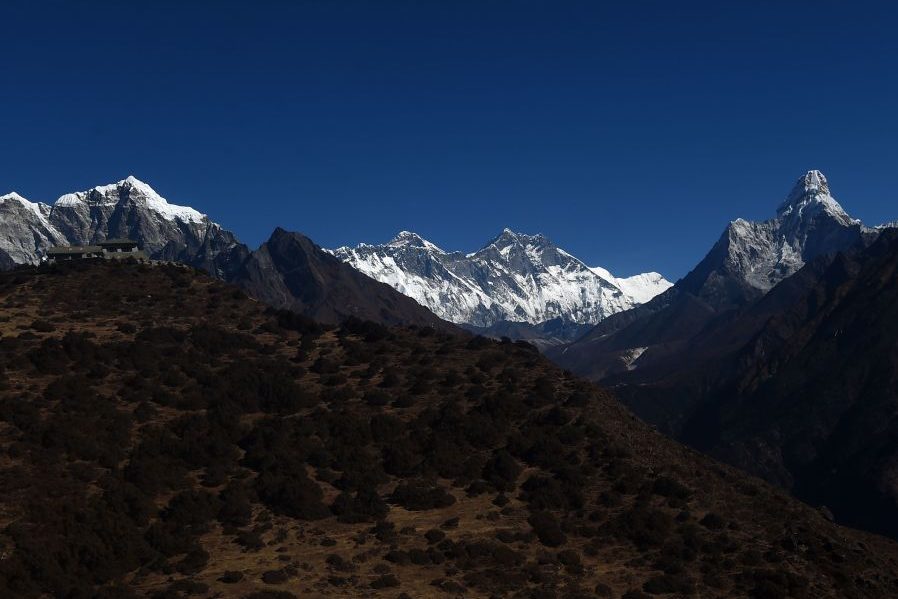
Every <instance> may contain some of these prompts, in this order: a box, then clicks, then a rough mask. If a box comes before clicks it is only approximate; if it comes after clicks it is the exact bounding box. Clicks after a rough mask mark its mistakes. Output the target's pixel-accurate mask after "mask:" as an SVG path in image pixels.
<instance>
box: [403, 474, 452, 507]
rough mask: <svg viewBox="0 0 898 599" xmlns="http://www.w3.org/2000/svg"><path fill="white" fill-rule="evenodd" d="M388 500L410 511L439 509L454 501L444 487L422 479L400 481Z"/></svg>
mask: <svg viewBox="0 0 898 599" xmlns="http://www.w3.org/2000/svg"><path fill="white" fill-rule="evenodd" d="M390 500H391V501H392V502H393V503H396V504H398V505H401V506H402V507H404V508H405V509H407V510H412V511H421V510H432V509H439V508H444V507H449V506H450V505H452V504H453V503H455V497H454V496H453V495H452V494H450V493H447V492H446V490H445V489H443V488H442V487H440V486H438V485H432V484H428V483H426V482H423V481H408V482H402V483H400V484H399V486H397V487H396V490H394V491H393V494H392V495H391V496H390Z"/></svg>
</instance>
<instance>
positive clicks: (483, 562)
mask: <svg viewBox="0 0 898 599" xmlns="http://www.w3.org/2000/svg"><path fill="white" fill-rule="evenodd" d="M0 309H2V312H0V315H2V319H0V335H2V336H0V370H2V373H3V377H2V378H0V555H2V556H3V559H0V595H2V596H15V597H32V596H35V597H36V596H42V595H44V596H66V597H130V596H156V597H181V596H186V595H192V596H197V597H212V596H234V597H259V598H262V597H299V596H302V597H320V596H344V597H375V596H383V597H392V598H396V597H400V596H408V597H426V596H442V595H447V596H458V595H463V596H466V597H494V596H500V597H502V596H504V597H519V598H531V597H532V598H536V597H539V598H543V597H549V598H551V597H564V598H579V597H596V596H598V597H615V598H618V597H622V596H626V597H628V598H635V597H643V596H644V595H643V594H642V593H649V594H651V595H663V596H668V597H673V596H697V597H721V598H722V597H807V598H812V597H813V598H817V597H840V598H841V597H849V598H855V597H858V598H859V597H890V596H895V594H896V593H898V545H896V544H895V543H894V542H891V541H888V540H886V539H883V538H880V537H876V536H873V535H868V534H864V533H860V532H856V531H852V530H849V529H845V528H840V527H838V526H836V525H834V524H832V523H831V522H829V521H828V520H827V519H826V518H824V517H823V515H821V513H820V512H818V511H816V510H813V509H811V508H808V507H807V506H805V505H803V504H801V503H798V502H797V501H795V500H793V499H790V498H789V497H787V496H786V495H785V494H784V493H782V492H781V491H778V490H776V489H774V488H772V487H770V486H769V485H767V484H765V483H763V482H761V481H759V480H757V479H752V478H750V477H748V476H746V475H744V474H742V473H740V472H738V471H737V470H735V469H732V468H729V467H726V466H722V465H719V464H717V463H715V462H713V461H712V460H710V459H709V458H706V457H704V456H701V455H700V454H698V453H696V452H694V451H691V450H688V449H686V448H684V447H683V446H680V445H678V444H677V443H675V442H673V441H671V440H669V439H666V438H664V437H663V436H661V435H659V434H658V433H656V432H654V431H652V430H651V429H650V428H649V427H647V426H646V425H644V424H643V423H641V422H640V421H639V420H637V419H636V418H634V417H633V416H632V415H631V414H630V413H628V412H627V411H626V410H624V409H623V408H622V407H621V406H620V405H619V404H618V403H617V402H616V401H615V400H614V399H613V398H612V397H610V396H608V395H607V394H605V393H603V392H602V391H601V390H599V389H597V388H595V387H593V386H592V385H591V384H588V383H585V382H581V381H577V380H575V379H573V378H571V377H569V376H566V375H565V374H564V373H563V372H562V371H560V370H559V369H557V368H556V367H554V366H552V365H551V364H550V363H549V362H548V361H546V360H545V359H543V358H541V357H540V356H539V355H538V353H536V352H535V351H534V350H533V348H531V347H528V346H526V345H517V344H511V343H508V344H500V343H496V342H492V341H488V340H484V339H474V340H471V339H465V338H462V337H459V336H453V335H444V334H441V333H437V332H434V331H433V330H432V329H427V328H419V329H393V330H390V329H386V328H384V327H382V326H378V325H375V324H371V323H364V322H361V321H358V320H349V321H347V322H346V323H345V324H344V325H343V326H342V327H341V328H339V329H335V328H327V327H322V326H320V325H317V324H315V323H313V322H311V321H308V320H306V319H304V318H301V317H298V316H296V315H293V314H291V313H288V312H277V311H273V310H271V309H265V308H264V307H263V306H262V305H260V304H259V303H257V302H252V301H248V300H247V299H246V298H245V297H244V296H243V294H242V293H241V292H238V291H236V290H234V289H233V288H230V287H226V286H224V285H222V284H220V283H218V282H216V281H214V280H212V279H210V278H207V277H204V276H199V275H197V274H195V273H194V272H192V271H189V270H186V269H183V268H180V267H174V266H166V267H150V266H137V265H129V264H124V263H95V264H82V265H75V266H73V267H68V268H53V269H47V270H42V271H41V272H38V273H24V272H19V273H7V274H3V275H0ZM277 593H279V594H277ZM403 593H404V595H403Z"/></svg>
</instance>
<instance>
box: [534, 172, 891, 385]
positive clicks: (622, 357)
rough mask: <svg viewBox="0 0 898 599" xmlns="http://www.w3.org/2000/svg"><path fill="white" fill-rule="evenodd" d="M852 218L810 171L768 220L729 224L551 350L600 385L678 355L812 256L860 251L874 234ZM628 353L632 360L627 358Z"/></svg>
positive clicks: (876, 230) (819, 175)
mask: <svg viewBox="0 0 898 599" xmlns="http://www.w3.org/2000/svg"><path fill="white" fill-rule="evenodd" d="M881 230H882V228H881V227H877V228H871V227H867V226H865V225H864V224H863V223H861V222H860V221H859V220H857V219H854V218H852V217H851V216H849V215H848V213H847V212H845V210H844V209H843V208H842V207H841V205H840V204H839V203H838V202H837V201H836V200H835V198H834V197H833V196H832V195H831V192H830V187H829V183H828V182H827V180H826V177H825V176H824V175H823V173H821V172H820V171H817V170H811V171H808V172H807V173H806V174H805V175H803V176H802V177H800V178H799V179H798V181H797V182H796V183H795V185H794V186H793V188H792V190H791V191H790V193H789V194H788V195H787V196H786V198H785V200H784V201H783V202H782V203H781V204H780V205H779V208H778V209H777V213H776V216H775V217H773V218H771V219H768V220H766V221H763V222H751V221H746V220H744V219H737V220H734V221H733V222H731V223H730V224H729V225H728V226H727V228H726V230H725V231H724V232H723V234H722V235H721V236H720V238H719V240H718V241H717V243H715V244H714V246H713V247H712V248H711V250H710V251H709V252H708V254H707V255H706V256H705V258H704V259H703V260H702V261H701V262H700V263H699V264H698V265H697V266H696V267H695V268H694V269H693V270H692V271H691V272H690V273H689V274H687V275H686V276H685V277H684V278H683V279H681V280H679V281H677V283H676V284H675V285H674V286H673V287H671V288H670V289H668V290H667V291H665V292H664V293H662V294H660V295H658V296H657V297H655V298H653V299H652V300H651V301H649V302H647V303H645V304H643V305H641V306H638V307H636V308H635V309H633V310H630V311H628V312H624V313H622V314H617V315H614V316H612V317H610V318H608V319H606V320H604V321H603V322H601V323H599V324H598V325H597V326H596V327H595V328H594V329H592V330H591V331H590V332H589V333H588V334H586V335H584V336H583V337H582V338H581V339H579V340H577V341H576V342H574V343H572V344H570V345H568V346H565V347H561V348H555V349H553V350H552V355H553V357H554V358H555V359H556V360H557V361H558V362H559V363H561V364H562V365H564V366H565V367H568V368H571V369H572V370H574V371H575V372H578V373H580V374H583V375H585V376H588V377H590V378H592V379H594V380H601V379H603V378H605V377H606V376H608V375H611V374H615V373H619V372H625V371H630V370H633V369H634V367H635V368H637V369H638V367H639V366H640V365H641V364H645V363H648V362H651V361H653V360H655V359H664V358H665V357H666V356H668V355H672V354H674V353H676V352H678V351H680V350H681V349H682V348H683V347H684V345H686V344H688V343H689V340H690V339H691V338H693V337H694V336H696V335H697V334H699V332H700V331H701V330H702V329H703V328H704V327H705V326H707V325H708V323H709V322H711V321H712V320H714V319H715V318H719V317H720V315H721V314H724V313H727V312H729V311H732V310H738V309H740V308H742V307H744V306H746V305H748V304H749V303H750V302H752V301H754V300H757V299H758V298H760V297H762V296H764V295H765V294H766V293H767V292H769V291H770V289H772V288H773V287H774V286H775V285H777V284H778V283H780V282H781V281H783V280H785V279H787V278H789V277H790V276H792V275H793V274H795V273H796V272H797V271H798V270H799V269H800V268H802V267H803V266H804V265H805V264H806V263H808V262H810V261H812V260H814V259H815V258H818V257H820V256H825V255H832V254H835V253H837V252H839V251H844V250H848V249H850V248H855V247H863V246H865V245H867V244H869V243H871V242H872V241H873V240H875V239H876V237H877V236H878V235H879V232H880V231H881ZM634 351H638V352H639V354H640V357H639V359H638V360H637V361H631V356H632V355H633V352H634Z"/></svg>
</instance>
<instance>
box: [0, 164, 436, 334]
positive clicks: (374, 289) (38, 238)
mask: <svg viewBox="0 0 898 599" xmlns="http://www.w3.org/2000/svg"><path fill="white" fill-rule="evenodd" d="M121 237H126V238H131V239H134V240H136V241H137V242H138V244H139V245H140V247H141V249H143V250H145V251H146V252H147V253H148V254H149V255H150V257H151V258H152V259H155V260H162V261H173V262H180V263H183V264H187V265H190V266H193V267H195V268H199V269H201V270H204V271H206V272H209V273H210V274H212V275H214V276H216V277H218V278H220V279H222V280H225V281H228V282H230V283H233V284H236V285H238V286H240V287H242V288H244V289H245V290H247V291H248V292H249V293H250V294H251V295H253V296H254V297H256V298H258V299H261V300H263V301H265V302H267V303H269V304H270V305H272V306H274V307H277V308H288V309H292V310H294V311H297V312H300V313H303V314H306V315H307V316H311V317H314V318H316V319H318V320H320V321H322V322H331V323H336V322H339V321H341V320H343V319H344V318H346V317H349V316H355V317H357V318H364V319H368V320H374V321H377V322H381V323H384V324H400V323H401V324H415V325H423V326H435V327H439V328H452V325H449V324H448V323H446V322H445V321H443V320H441V319H440V318H438V317H436V316H435V315H434V314H433V313H432V312H430V311H429V310H427V309H426V308H424V307H422V306H420V305H419V304H418V303H416V302H415V301H413V300H411V299H409V298H407V297H405V296H404V295H402V294H400V293H397V292H396V291H394V290H393V289H392V288H390V287H389V286H387V285H384V284H381V283H377V282H376V281H373V280H371V279H370V278H369V277H367V276H365V275H363V274H362V273H360V272H358V271H357V270H355V269H353V268H352V267H350V266H348V265H346V264H344V263H342V262H341V261H339V260H337V259H336V258H334V257H333V256H331V255H330V254H328V253H327V252H324V251H323V250H322V249H321V248H319V247H318V246H317V245H315V244H314V243H313V242H312V241H311V240H310V239H308V238H307V237H305V236H304V235H301V234H299V233H291V232H287V231H284V230H283V229H280V228H278V229H276V230H275V231H274V233H272V235H271V238H270V239H269V240H268V241H267V242H266V243H264V244H263V245H262V246H261V247H260V248H258V249H257V250H251V249H250V248H248V247H247V246H246V245H245V244H243V243H241V242H240V241H239V240H238V239H237V237H236V235H234V234H233V233H231V232H230V231H228V230H226V229H224V228H223V227H221V226H220V225H218V224H217V223H215V222H213V221H212V220H211V219H210V218H209V217H208V216H206V215H205V214H201V213H199V212H197V211H196V210H194V209H193V208H189V207H186V206H179V205H175V204H171V203H169V202H168V201H167V200H166V199H165V198H163V197H162V196H161V195H159V194H158V193H157V192H156V191H155V190H154V189H153V188H152V187H150V186H149V185H147V184H146V183H144V182H142V181H140V180H138V179H136V178H135V177H133V176H132V177H128V178H126V179H124V180H122V181H119V182H117V183H113V184H110V185H102V186H98V187H94V188H92V189H90V190H87V191H81V192H77V193H69V194H65V195H63V196H62V197H60V198H59V199H58V200H57V201H56V202H55V203H54V204H53V205H48V204H43V203H36V202H31V201H29V200H27V199H25V198H23V197H22V196H20V195H19V194H16V193H11V194H7V195H4V196H2V197H0V266H5V267H7V268H10V267H12V266H14V265H16V264H36V263H37V262H39V261H40V259H41V257H42V256H43V255H44V254H45V253H46V250H47V248H48V247H51V246H54V245H69V244H72V245H84V244H90V243H96V242H98V241H102V240H104V239H111V238H121Z"/></svg>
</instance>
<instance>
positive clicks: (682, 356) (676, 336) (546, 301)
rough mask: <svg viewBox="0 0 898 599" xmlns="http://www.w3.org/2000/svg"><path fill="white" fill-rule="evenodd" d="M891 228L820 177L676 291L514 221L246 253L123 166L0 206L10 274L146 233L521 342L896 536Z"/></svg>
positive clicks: (260, 288) (312, 286) (673, 432)
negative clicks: (470, 234)
mask: <svg viewBox="0 0 898 599" xmlns="http://www.w3.org/2000/svg"><path fill="white" fill-rule="evenodd" d="M890 226H891V225H884V226H880V227H868V226H865V225H864V224H863V223H861V222H860V221H858V220H857V219H854V218H852V217H851V216H850V215H849V214H848V213H847V212H846V211H845V210H844V209H843V208H842V206H841V205H840V204H839V203H838V202H837V201H836V200H835V198H834V197H833V195H832V192H831V190H830V187H829V183H828V181H827V180H826V178H825V177H824V175H823V174H822V173H820V172H819V171H809V172H807V173H806V174H805V175H804V176H802V177H801V178H799V180H798V181H797V182H796V184H795V185H794V187H793V188H792V190H791V191H790V192H789V194H788V195H787V196H786V198H785V199H784V200H783V201H782V202H781V203H780V205H779V207H778V209H777V210H776V214H775V216H773V217H772V218H770V219H768V220H766V221H763V222H749V221H746V220H743V219H737V220H735V221H733V222H732V223H730V224H729V225H728V226H727V227H726V229H725V231H724V232H723V234H722V235H721V236H720V238H719V240H718V241H717V243H715V245H714V246H713V247H712V248H711V250H710V251H709V252H708V254H707V255H706V256H705V258H704V259H703V260H702V261H701V262H700V263H699V264H698V265H697V266H696V267H695V268H694V269H693V270H692V271H691V272H690V273H689V274H688V275H686V276H685V277H684V278H682V279H680V280H679V281H677V282H676V284H674V285H673V286H671V285H670V283H668V282H667V281H665V280H664V279H663V277H661V276H660V275H658V274H657V273H647V274H644V275H637V276H636V277H631V278H626V279H622V278H616V277H614V276H613V275H611V274H610V273H608V271H607V270H604V269H601V268H597V267H589V266H587V265H586V264H585V263H583V262H582V261H580V260H578V259H576V258H575V257H573V256H572V255H570V254H569V253H568V252H566V251H564V250H562V249H561V248H558V247H557V246H555V245H554V244H553V243H552V242H551V241H549V240H548V239H547V238H545V237H544V236H542V235H523V234H519V233H515V232H513V231H511V230H508V229H506V230H505V231H503V232H502V233H501V234H500V235H499V236H497V237H496V238H495V239H494V240H492V241H491V242H490V243H488V244H486V245H485V246H484V247H483V248H481V249H480V250H478V251H476V252H473V253H469V254H464V253H462V252H446V251H444V250H442V249H440V248H439V247H437V246H436V245H435V244H433V243H430V242H428V241H426V240H425V239H423V238H422V237H421V236H419V235H416V234H414V233H409V232H403V233H400V234H399V235H398V236H397V237H396V238H395V239H393V240H392V241H390V242H389V243H386V244H383V245H367V244H361V245H359V246H357V247H355V248H347V247H343V248H338V249H336V250H323V249H322V248H320V247H318V246H317V245H315V244H314V243H313V242H312V241H311V240H309V239H308V238H307V237H305V236H303V235H301V234H299V233H292V232H288V231H285V230H283V229H280V228H278V229H276V230H275V231H274V233H273V234H272V235H271V237H270V238H269V239H268V241H266V242H265V243H263V244H262V246H261V247H259V248H258V249H256V250H251V249H250V248H248V247H247V246H245V245H244V244H242V243H240V242H239V240H237V238H236V236H235V235H234V234H232V233H231V232H229V231H227V230H225V229H223V228H222V227H220V226H219V225H217V224H216V223H214V222H212V221H211V220H210V219H209V218H208V217H207V216H205V215H203V214H200V213H199V212H197V211H195V210H193V209H191V208H186V207H182V206H176V205H173V204H170V203H168V202H167V201H166V200H165V199H164V198H162V197H161V196H159V194H157V193H156V192H155V191H154V190H152V188H150V187H149V186H148V185H146V184H145V183H142V182H140V181H138V180H137V179H134V178H133V177H129V178H128V179H125V180H123V181H120V182H118V183H115V184H112V185H105V186H100V187H96V188H93V189H91V190H88V191H84V192H79V193H74V194H67V195H64V196H62V197H61V198H60V199H59V200H58V201H57V202H56V203H55V204H53V205H47V204H40V203H33V202H30V201H28V200H26V199H24V198H22V197H21V196H19V195H18V194H15V193H13V194H7V195H5V196H2V197H0V267H7V268H9V267H13V266H15V265H16V264H27V263H32V264H33V263H35V262H37V261H39V260H40V257H41V255H42V254H43V252H45V251H46V248H47V247H50V246H52V245H58V244H85V243H94V242H96V241H99V240H103V239H107V238H112V237H132V238H134V239H137V240H138V241H139V243H140V245H141V247H142V248H143V249H145V250H146V251H148V252H149V253H150V255H151V256H152V257H153V258H154V259H157V260H162V261H173V262H182V263H185V264H188V265H191V266H194V267H196V268H199V269H202V270H205V271H207V272H209V273H210V274H212V275H213V276H215V277H217V278H219V279H222V280H224V281H227V282H230V283H233V284H235V285H238V286H240V287H242V288H243V289H244V290H246V291H247V292H248V293H249V294H250V295H251V296H252V297H254V298H256V299H257V300H260V301H262V302H264V303H265V304H268V305H270V306H273V307H276V308H285V309H289V310H291V311H293V312H298V313H300V314H304V315H306V316H310V317H312V318H315V319H316V320H318V321H321V322H324V323H330V324H337V323H340V322H343V321H344V320H345V319H346V318H348V317H350V316H355V317H357V318H361V319H364V320H370V321H375V322H378V323H381V324H388V325H403V324H406V325H418V326H425V327H433V328H437V329H441V330H443V331H456V332H458V328H457V327H456V326H455V325H459V326H461V327H463V328H466V329H468V330H470V331H475V332H478V333H482V334H485V335H488V336H492V337H510V338H512V339H525V340H528V341H530V342H532V343H533V344H535V345H537V346H539V347H540V349H543V350H544V351H546V353H547V355H548V356H549V357H550V358H551V359H552V360H553V361H555V362H556V363H558V364H560V365H561V366H563V367H565V368H567V369H569V370H571V371H573V372H574V373H575V374H579V375H582V376H584V377H587V378H590V379H592V380H594V381H601V382H602V383H603V385H606V386H608V387H610V388H612V389H613V390H614V391H615V393H616V395H617V397H618V398H619V399H620V400H621V401H623V403H624V404H625V405H626V406H628V407H629V408H630V409H631V410H633V411H634V412H635V413H636V414H637V415H639V416H640V417H641V418H643V419H644V420H646V421H648V422H649V423H651V424H653V425H655V426H657V427H658V428H659V429H660V430H661V431H662V432H665V433H666V434H668V435H670V436H672V437H674V438H676V439H679V440H682V441H684V442H686V443H688V444H690V445H692V446H694V447H696V448H698V449H701V450H702V451H706V452H708V453H710V454H712V455H714V456H716V457H718V458H720V459H723V460H725V461H728V462H730V463H732V464H734V465H736V466H739V467H740V468H743V469H745V470H747V471H749V472H751V473H754V474H757V475H759V476H762V477H764V478H766V479H767V480H769V481H771V482H773V483H776V484H778V485H781V486H783V487H785V488H787V489H789V490H790V491H792V492H793V493H795V494H796V495H797V496H799V497H801V498H802V499H805V500H806V501H808V502H809V503H811V504H814V505H826V506H828V507H829V508H830V509H831V510H832V512H833V513H834V514H835V517H836V518H837V519H838V520H839V521H841V522H846V523H849V524H851V525H854V526H858V527H863V528H867V529H870V530H874V531H877V532H882V533H886V534H889V535H892V536H898V527H894V526H890V525H889V524H888V523H889V522H890V521H892V520H893V519H894V518H892V516H894V514H895V513H896V511H898V485H896V483H895V481H896V480H898V466H896V464H898V453H896V452H895V451H894V450H893V449H894V447H896V445H898V424H893V421H894V418H892V416H891V414H893V413H894V410H895V409H896V406H898V397H896V396H895V395H894V393H893V391H894V389H895V388H896V381H898V361H896V360H895V358H894V357H895V355H898V354H896V353H895V352H896V351H898V349H896V345H895V339H896V338H898V335H896V334H893V333H892V332H891V331H892V324H893V323H894V322H895V320H896V318H898V316H896V315H894V314H892V311H891V307H890V306H892V305H893V304H894V302H893V301H892V299H890V298H892V297H893V295H895V290H894V289H893V285H894V281H895V280H896V279H895V268H896V267H895V262H894V260H895V257H896V256H898V241H896V240H895V237H894V236H895V233H894V232H892V231H891V230H890ZM895 299H896V301H898V296H895ZM453 323H455V324H453Z"/></svg>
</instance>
